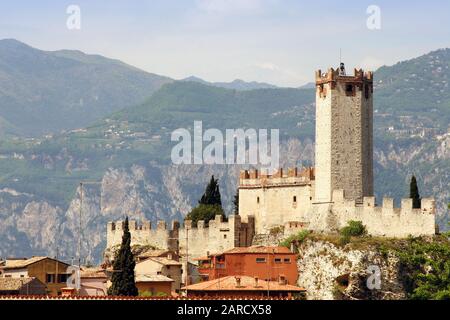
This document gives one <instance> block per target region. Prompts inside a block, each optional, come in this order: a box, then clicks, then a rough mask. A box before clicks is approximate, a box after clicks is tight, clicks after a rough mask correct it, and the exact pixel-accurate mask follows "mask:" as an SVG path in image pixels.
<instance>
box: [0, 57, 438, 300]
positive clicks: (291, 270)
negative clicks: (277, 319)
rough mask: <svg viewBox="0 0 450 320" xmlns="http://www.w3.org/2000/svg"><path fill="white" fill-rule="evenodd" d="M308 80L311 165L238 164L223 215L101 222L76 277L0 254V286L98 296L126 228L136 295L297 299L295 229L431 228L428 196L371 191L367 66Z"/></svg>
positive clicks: (386, 231)
mask: <svg viewBox="0 0 450 320" xmlns="http://www.w3.org/2000/svg"><path fill="white" fill-rule="evenodd" d="M315 80H316V81H315V83H316V107H315V108H316V124H315V125H316V147H315V148H316V149H315V166H314V167H308V168H287V169H283V168H279V169H278V170H277V172H276V173H274V174H272V175H268V174H267V173H265V172H264V171H261V170H258V169H253V170H243V171H241V173H240V176H239V185H238V195H237V199H238V200H237V204H236V205H237V209H236V212H235V213H234V214H232V215H229V216H227V217H225V216H223V215H216V216H215V217H214V218H212V219H210V220H207V221H205V220H201V219H200V220H196V221H192V220H190V219H186V220H185V221H182V222H180V221H173V222H171V224H170V226H168V225H167V223H166V222H164V221H161V222H158V223H157V224H156V226H155V225H152V224H151V223H150V222H149V221H139V222H138V221H128V220H126V221H111V222H109V223H108V225H107V230H106V238H107V245H106V250H105V254H104V256H105V261H104V263H103V264H102V265H100V266H97V267H93V266H85V267H81V271H80V277H79V284H78V286H75V285H74V286H68V283H69V282H70V281H69V280H70V279H69V278H70V277H71V276H73V274H72V273H71V272H70V270H71V269H70V268H71V266H69V265H68V264H67V263H64V262H61V261H58V260H57V259H53V258H49V257H32V258H28V259H27V258H21V259H7V260H6V261H4V262H3V263H2V265H0V272H1V275H0V294H8V295H14V294H16V295H41V294H52V295H89V296H91V295H92V296H97V295H107V294H108V288H110V287H111V285H112V282H113V279H112V278H113V277H114V273H115V272H117V270H115V269H114V261H115V259H116V257H117V255H118V252H119V250H120V248H121V246H122V245H123V239H124V234H127V233H128V232H129V234H130V243H129V245H130V246H131V248H132V249H133V254H134V257H133V259H134V264H135V266H134V279H135V284H136V287H137V290H138V293H139V294H140V295H144V296H170V297H172V296H199V297H208V296H209V297H212V296H214V297H220V296H222V297H227V296H233V297H285V298H303V297H305V296H306V295H308V294H310V295H312V296H313V293H310V292H307V289H305V288H304V287H303V286H302V283H299V273H301V272H307V271H308V270H304V269H303V266H302V265H300V262H299V261H298V258H299V254H298V252H297V249H296V246H297V245H298V241H300V239H299V238H300V237H301V236H300V235H307V234H309V233H314V234H320V235H324V236H325V235H335V234H339V232H340V231H341V230H343V229H345V228H348V227H352V226H353V227H355V226H357V227H359V228H360V229H361V234H362V233H364V234H365V235H367V236H369V237H378V238H386V239H387V238H396V239H406V238H408V237H410V236H414V237H418V236H433V235H435V234H436V233H437V230H436V223H435V211H436V209H435V200H434V199H433V198H422V199H421V201H420V203H419V205H417V203H415V202H414V199H412V198H407V199H402V200H401V206H400V207H399V208H396V207H394V201H393V199H392V198H388V197H385V198H383V199H379V200H378V201H377V199H375V197H374V186H373V185H374V168H373V74H372V72H364V71H363V70H357V69H355V70H354V71H353V73H352V74H351V75H348V74H347V73H346V71H345V67H344V65H343V64H341V66H340V67H339V68H337V69H336V70H335V69H333V68H330V69H329V70H328V71H327V72H326V73H323V72H322V71H321V70H318V71H317V72H316V77H315ZM110 133H111V134H112V131H111V132H110ZM275 234H276V237H274V235H275ZM274 238H276V239H275V240H274ZM346 276H347V277H348V275H346ZM342 279H344V280H343V282H345V277H344V278H342Z"/></svg>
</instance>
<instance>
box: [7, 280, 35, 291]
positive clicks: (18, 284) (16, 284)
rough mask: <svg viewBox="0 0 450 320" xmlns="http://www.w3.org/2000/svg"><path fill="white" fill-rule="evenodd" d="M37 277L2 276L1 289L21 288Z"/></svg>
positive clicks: (12, 289) (13, 289)
mask: <svg viewBox="0 0 450 320" xmlns="http://www.w3.org/2000/svg"><path fill="white" fill-rule="evenodd" d="M34 279H35V278H29V277H26V278H0V291H15V290H20V288H22V287H23V286H24V285H26V284H28V283H30V282H31V281H33V280H34Z"/></svg>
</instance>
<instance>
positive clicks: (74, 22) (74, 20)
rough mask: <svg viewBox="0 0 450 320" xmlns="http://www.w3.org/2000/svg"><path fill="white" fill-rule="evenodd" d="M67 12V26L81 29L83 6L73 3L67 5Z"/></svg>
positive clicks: (72, 28) (71, 28) (70, 28)
mask: <svg viewBox="0 0 450 320" xmlns="http://www.w3.org/2000/svg"><path fill="white" fill-rule="evenodd" d="M66 13H67V14H68V15H69V17H68V18H67V20H66V26H67V29H69V30H80V29H81V8H80V6H78V5H76V4H71V5H70V6H68V7H67V9H66Z"/></svg>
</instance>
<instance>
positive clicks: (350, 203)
mask: <svg viewBox="0 0 450 320" xmlns="http://www.w3.org/2000/svg"><path fill="white" fill-rule="evenodd" d="M333 204H334V205H336V206H345V207H356V206H359V207H362V208H370V209H371V210H381V211H383V210H384V212H386V211H387V212H389V214H391V213H398V214H400V213H413V212H414V213H422V214H435V212H436V204H435V200H434V198H423V199H422V201H421V207H420V208H417V209H415V208H413V201H412V199H411V198H404V199H401V205H400V208H395V207H394V199H393V198H388V197H384V198H383V199H382V205H381V206H378V205H377V204H376V198H375V197H363V202H362V203H356V202H355V200H347V199H346V198H345V194H344V190H342V189H339V190H334V191H333Z"/></svg>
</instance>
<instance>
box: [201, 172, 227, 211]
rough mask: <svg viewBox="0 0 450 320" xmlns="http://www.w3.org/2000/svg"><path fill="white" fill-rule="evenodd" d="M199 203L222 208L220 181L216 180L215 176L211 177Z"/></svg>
mask: <svg viewBox="0 0 450 320" xmlns="http://www.w3.org/2000/svg"><path fill="white" fill-rule="evenodd" d="M198 203H199V204H208V205H219V206H222V199H221V197H220V190H219V179H214V176H211V180H210V181H209V183H208V185H207V186H206V190H205V193H204V194H203V196H202V197H201V199H200V201H199V202H198Z"/></svg>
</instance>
